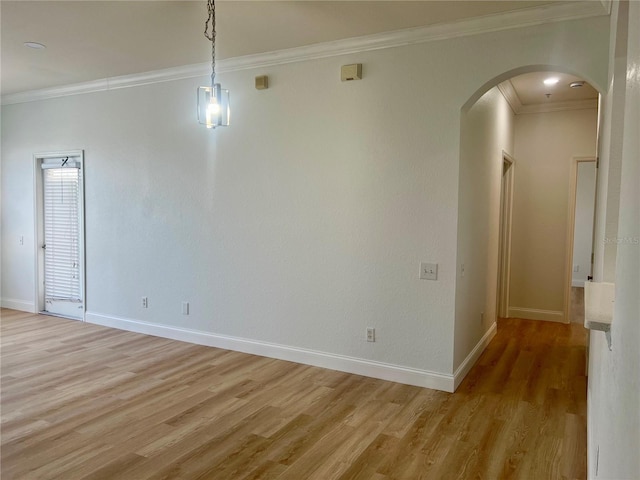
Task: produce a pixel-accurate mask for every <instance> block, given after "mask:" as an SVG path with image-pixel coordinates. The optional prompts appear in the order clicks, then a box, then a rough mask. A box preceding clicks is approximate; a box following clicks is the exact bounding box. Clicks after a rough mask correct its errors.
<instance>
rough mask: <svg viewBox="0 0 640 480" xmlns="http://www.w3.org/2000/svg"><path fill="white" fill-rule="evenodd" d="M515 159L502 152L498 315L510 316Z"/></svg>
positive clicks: (502, 316) (501, 316)
mask: <svg viewBox="0 0 640 480" xmlns="http://www.w3.org/2000/svg"><path fill="white" fill-rule="evenodd" d="M514 163H515V162H514V160H513V157H511V155H509V154H508V153H506V152H505V151H503V152H502V181H501V183H500V236H499V238H498V242H499V243H498V290H497V307H496V311H497V316H498V317H499V318H506V317H508V316H509V275H510V271H511V220H512V212H513V178H514V177H513V175H514V171H515V167H514Z"/></svg>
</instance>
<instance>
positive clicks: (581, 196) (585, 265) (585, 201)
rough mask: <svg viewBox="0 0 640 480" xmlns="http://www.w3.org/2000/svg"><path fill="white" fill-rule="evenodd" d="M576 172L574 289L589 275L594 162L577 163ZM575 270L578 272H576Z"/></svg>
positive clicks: (593, 204)
mask: <svg viewBox="0 0 640 480" xmlns="http://www.w3.org/2000/svg"><path fill="white" fill-rule="evenodd" d="M576 170H577V172H576V210H575V221H574V230H573V262H572V265H573V273H572V275H571V282H572V284H573V286H574V287H582V286H583V285H584V282H586V281H587V277H588V276H589V275H590V274H591V251H592V248H591V246H592V243H593V210H594V208H595V194H596V162H595V161H593V162H578V167H577V169H576ZM576 269H577V270H578V271H577V272H576Z"/></svg>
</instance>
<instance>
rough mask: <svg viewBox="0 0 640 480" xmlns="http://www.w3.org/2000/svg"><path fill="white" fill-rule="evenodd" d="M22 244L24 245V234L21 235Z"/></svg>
mask: <svg viewBox="0 0 640 480" xmlns="http://www.w3.org/2000/svg"><path fill="white" fill-rule="evenodd" d="M20 245H24V235H20Z"/></svg>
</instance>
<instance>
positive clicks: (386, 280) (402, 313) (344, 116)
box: [2, 17, 608, 389]
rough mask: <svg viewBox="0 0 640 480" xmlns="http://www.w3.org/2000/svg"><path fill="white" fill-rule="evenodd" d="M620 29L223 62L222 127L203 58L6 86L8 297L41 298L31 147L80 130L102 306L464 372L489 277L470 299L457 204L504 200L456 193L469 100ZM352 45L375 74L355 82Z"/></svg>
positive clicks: (400, 365)
mask: <svg viewBox="0 0 640 480" xmlns="http://www.w3.org/2000/svg"><path fill="white" fill-rule="evenodd" d="M585 31H588V32H589V35H588V36H585V35H584V32H585ZM607 36H608V21H607V19H606V18H605V17H602V18H601V17H596V18H588V19H582V20H574V21H568V22H555V23H549V24H544V25H537V26H531V27H527V28H521V29H515V30H502V31H495V32H491V33H484V34H481V35H475V36H466V37H459V38H452V39H448V40H439V41H432V42H427V43H420V44H412V45H405V46H401V47H395V48H388V49H381V50H375V51H367V52H361V53H358V54H350V55H341V56H336V57H329V58H322V59H316V60H310V61H304V62H297V63H289V64H284V65H279V66H273V67H269V68H268V69H265V68H260V69H249V70H240V71H234V72H227V73H224V72H223V73H220V74H219V78H220V81H221V83H222V84H223V85H224V86H225V87H226V88H229V89H230V90H231V95H232V108H233V118H232V122H233V124H232V126H231V127H229V128H227V129H216V130H215V131H210V130H206V129H204V128H202V127H200V126H199V125H198V124H197V123H196V120H195V117H194V109H195V105H194V103H195V97H194V92H195V91H196V86H197V85H199V84H204V83H206V81H207V78H206V77H203V78H191V79H182V80H175V81H168V82H164V83H156V84H150V85H146V86H139V87H134V88H122V89H114V90H110V91H104V92H97V93H87V94H83V95H75V96H69V97H63V98H57V99H51V100H45V101H38V102H33V103H25V104H14V105H5V106H3V109H2V110H3V111H2V114H3V122H2V140H3V141H2V172H3V176H2V244H3V252H2V276H3V282H2V296H3V298H14V299H21V300H22V301H24V302H31V304H32V305H33V295H34V281H35V280H34V277H33V275H34V259H33V252H34V251H35V245H34V239H33V235H32V233H31V232H33V221H34V220H33V161H32V155H33V153H34V152H41V151H51V150H65V149H79V148H81V149H84V151H85V195H86V199H85V212H86V267H87V275H86V278H87V290H86V291H87V295H86V301H87V320H89V321H93V322H99V323H104V324H108V325H117V326H122V327H124V328H132V329H135V328H139V329H142V330H143V329H144V328H147V329H149V328H151V326H152V327H157V328H156V333H159V334H166V335H178V334H184V335H185V338H187V337H188V338H193V339H195V340H196V341H204V340H202V339H206V341H211V342H213V343H214V342H216V341H219V342H222V343H221V344H224V342H225V341H226V342H227V343H226V345H232V346H234V348H235V347H236V346H237V348H238V349H241V348H244V347H247V348H249V346H251V347H252V348H255V350H254V351H260V352H262V353H264V354H270V355H276V354H274V352H281V353H282V354H283V355H285V354H286V355H290V357H288V358H295V359H296V360H297V361H303V362H304V361H306V362H311V360H309V358H311V357H310V356H312V355H313V354H314V353H313V352H316V353H318V352H319V353H318V355H316V356H315V357H313V358H317V359H320V360H318V362H319V363H320V364H323V365H325V366H332V368H341V369H345V370H347V371H349V369H360V370H358V371H360V372H363V373H366V374H371V375H374V376H383V375H382V374H381V373H380V372H381V371H385V372H388V373H389V375H387V377H385V378H392V379H395V380H398V381H406V382H408V383H412V382H413V383H418V384H422V385H426V386H436V387H437V388H443V389H451V388H452V379H453V373H454V365H457V364H458V363H459V361H460V357H464V355H466V354H465V352H466V351H467V350H468V349H469V346H470V345H471V344H472V343H473V341H474V340H475V339H476V337H477V335H478V333H479V332H481V331H482V328H486V325H484V327H482V326H481V325H480V311H477V312H476V311H475V309H476V306H475V303H476V302H478V303H481V301H482V297H483V296H485V294H484V293H482V292H479V291H475V290H474V291H473V293H471V291H470V293H469V294H470V295H472V296H473V300H469V302H473V305H472V304H471V303H469V305H470V306H469V309H470V310H469V311H470V312H471V308H473V309H474V312H473V315H471V313H470V314H469V317H468V319H467V317H466V315H467V314H466V313H464V314H463V313H462V310H459V309H458V308H457V307H458V305H457V302H456V294H457V288H461V289H465V288H471V287H465V286H464V285H462V284H461V285H460V287H458V286H457V284H456V283H457V281H458V280H459V279H458V278H457V277H458V273H457V272H458V269H457V267H456V265H457V263H458V259H459V258H460V257H461V255H459V254H457V250H458V248H461V247H459V245H458V239H459V237H460V236H461V232H459V222H458V212H461V215H465V216H466V215H469V214H472V213H473V209H475V208H481V209H485V208H489V206H488V204H489V202H494V200H495V198H494V197H491V198H487V199H486V205H485V204H483V205H478V206H476V205H475V204H472V199H473V198H475V197H476V196H477V197H485V194H488V193H487V192H485V191H484V189H485V188H486V185H485V183H484V182H483V183H481V184H476V183H475V182H472V181H471V179H470V178H467V179H466V180H465V182H466V184H467V186H465V189H466V190H465V195H466V194H467V193H469V194H471V195H472V197H470V198H466V197H465V196H464V195H463V196H462V201H463V203H464V205H460V206H459V201H460V198H459V187H458V185H459V181H460V172H459V169H460V154H461V145H460V114H461V108H462V106H463V105H464V104H465V103H466V102H467V101H468V99H469V98H471V97H472V96H473V95H474V94H475V93H476V92H478V90H479V89H480V88H481V87H482V85H485V84H486V83H492V82H493V84H495V83H496V82H497V81H501V80H503V79H505V78H506V77H508V76H509V75H506V76H505V74H506V72H509V71H512V70H514V69H517V68H519V67H521V66H523V65H546V64H562V65H565V66H566V67H567V68H570V69H571V70H573V71H576V72H578V73H580V74H582V75H584V76H586V77H587V78H589V79H592V80H593V81H595V82H596V84H597V83H599V84H603V83H604V81H605V79H606V64H607V53H608V51H607V47H606V44H607V41H606V40H607ZM498 51H499V52H500V54H499V55H497V54H496V52H498ZM351 63H362V64H363V68H364V72H365V74H364V75H363V79H362V80H361V81H354V82H341V81H340V67H341V66H342V65H345V64H351ZM262 74H268V75H269V89H267V90H256V89H255V88H254V78H255V76H256V75H262ZM501 76H502V78H498V77H501ZM487 88H488V87H487ZM381 92H384V93H383V94H382V93H381ZM465 168H467V165H466V164H465ZM471 168H475V167H471ZM488 181H489V180H487V182H488ZM491 181H493V179H492V180H491ZM477 188H478V189H482V191H478V192H476V190H475V189H477ZM491 208H494V206H493V203H492V206H491ZM469 209H470V210H469ZM469 222H471V223H469V225H468V226H469V228H473V229H481V228H483V227H482V226H480V225H475V224H473V220H472V219H469ZM463 225H466V223H465V222H463ZM464 228H466V227H464ZM21 234H24V235H25V244H27V246H26V247H25V248H24V250H25V254H24V255H23V256H20V255H15V251H16V249H17V248H18V243H17V238H18V236H19V235H21ZM487 235H488V234H487ZM12 239H13V240H15V241H13V240H12ZM11 241H12V242H13V243H12V245H13V246H12V247H9V248H5V245H9V243H10V242H11ZM465 241H467V240H465ZM468 241H469V242H472V243H469V244H467V245H465V246H464V248H465V249H468V251H465V256H467V258H468V260H465V261H466V263H467V265H468V270H467V272H468V275H469V276H470V278H478V279H479V280H480V281H481V282H486V283H487V285H489V284H490V283H492V284H495V282H493V280H491V279H490V278H488V277H487V278H481V277H482V274H480V273H478V272H481V271H482V268H480V267H478V265H481V264H482V263H483V262H485V261H486V260H485V259H483V258H482V257H485V256H487V255H488V254H491V255H493V253H490V250H489V248H488V240H487V239H481V240H478V243H474V242H473V241H474V239H468ZM480 242H481V243H480ZM476 245H481V248H480V247H479V248H478V249H477V250H474V248H475V246H476ZM420 262H433V263H437V264H438V271H437V280H436V281H423V280H420V279H419V275H418V273H419V272H418V268H419V265H420ZM492 275H493V274H492ZM465 278H466V277H465ZM489 288H494V287H493V286H491V285H489ZM461 291H462V290H461ZM143 296H145V297H148V308H143V307H142V306H141V300H140V299H141V297H143ZM461 298H462V297H461ZM185 301H188V302H189V305H190V307H191V308H190V310H189V315H183V314H182V311H183V310H182V308H183V307H182V302H185ZM460 308H462V306H461V307H460ZM464 308H465V309H466V308H467V306H464ZM457 311H460V312H461V313H460V315H461V318H462V317H464V319H463V320H461V323H456V322H457ZM485 311H486V312H487V313H486V317H487V321H489V319H490V318H492V314H490V312H489V310H485ZM467 321H469V322H471V321H473V322H474V323H475V324H476V325H474V326H473V330H472V331H469V332H467V331H466V330H465V328H466V327H465V325H466V323H465V322H467ZM367 327H371V328H375V333H376V335H375V342H367V341H366V338H365V335H364V333H365V331H366V328H367ZM456 328H457V329H458V330H459V331H458V334H459V335H458V334H455V335H454V330H455V329H456ZM461 332H462V333H461ZM189 335H191V336H189ZM467 335H468V336H467ZM454 336H455V337H456V340H455V341H456V342H458V343H457V344H458V347H456V359H455V360H454ZM457 337H459V339H458V338H457ZM234 342H235V343H234ZM243 342H244V343H243ZM260 349H262V350H260ZM322 362H325V363H322ZM331 362H333V363H331ZM416 378H418V380H416ZM434 379H435V380H437V381H442V382H444V383H437V382H435V380H434ZM434 382H435V383H434Z"/></svg>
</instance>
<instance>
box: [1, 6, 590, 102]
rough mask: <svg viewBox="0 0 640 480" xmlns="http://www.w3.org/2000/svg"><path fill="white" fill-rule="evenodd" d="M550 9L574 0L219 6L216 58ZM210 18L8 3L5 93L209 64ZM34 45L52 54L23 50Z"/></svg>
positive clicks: (181, 10)
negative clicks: (207, 28)
mask: <svg viewBox="0 0 640 480" xmlns="http://www.w3.org/2000/svg"><path fill="white" fill-rule="evenodd" d="M581 1H585V0H581ZM550 3H553V4H569V3H575V2H569V1H564V0H516V1H510V0H509V1H507V0H502V1H478V0H475V1H452V0H449V1H399V0H393V1H305V0H296V1H270V0H262V1H241V0H226V1H220V0H219V1H218V2H216V10H217V15H216V17H217V33H218V37H217V41H216V47H217V50H218V54H217V58H220V59H222V58H230V57H236V56H241V55H248V54H255V53H263V52H267V51H274V50H280V49H285V48H292V47H297V46H302V45H310V44H314V43H320V42H326V41H331V40H338V39H344V38H350V37H357V36H362V35H369V34H375V33H381V32H386V31H393V30H400V29H405V28H411V27H418V26H424V25H433V24H439V23H449V22H453V21H456V20H462V19H468V18H472V17H478V16H484V15H492V14H496V13H501V12H508V11H513V10H519V9H525V8H534V7H539V6H543V5H547V4H550ZM205 19H206V2H204V1H152V0H147V1H41V2H39V1H10V0H2V1H1V3H0V20H1V59H2V64H1V66H2V70H1V72H2V77H1V81H2V82H1V88H2V94H11V93H16V92H23V91H28V90H34V89H40V88H46V87H53V86H60V85H67V84H73V83H79V82H85V81H90V80H96V79H102V78H107V77H115V76H119V75H126V74H133V73H141V72H147V71H151V70H158V69H163V68H169V67H176V66H180V65H189V64H196V63H204V62H207V61H208V60H209V58H210V44H209V42H208V41H207V40H206V39H205V38H204V36H203V30H204V21H205ZM27 41H32V42H40V43H43V44H45V45H46V46H47V48H46V49H44V50H33V49H29V48H26V47H24V46H23V43H24V42H27Z"/></svg>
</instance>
